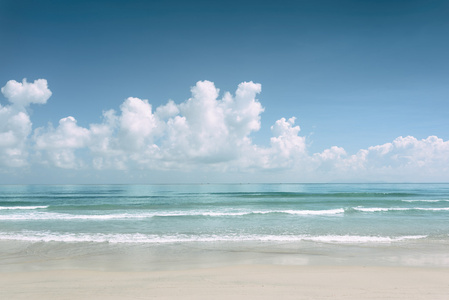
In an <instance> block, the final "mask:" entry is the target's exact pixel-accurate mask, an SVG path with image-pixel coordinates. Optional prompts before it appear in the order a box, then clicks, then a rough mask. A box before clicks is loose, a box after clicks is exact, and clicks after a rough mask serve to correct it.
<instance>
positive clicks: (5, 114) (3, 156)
mask: <svg viewBox="0 0 449 300" xmlns="http://www.w3.org/2000/svg"><path fill="white" fill-rule="evenodd" d="M1 91H2V94H3V95H4V96H5V97H6V98H7V99H8V101H9V102H10V103H11V104H10V105H6V106H2V105H0V165H3V166H9V167H22V166H25V165H27V158H28V149H27V139H28V136H29V135H30V133H31V130H32V124H31V121H30V117H29V114H28V112H27V111H26V107H27V106H28V105H29V104H31V103H39V104H44V103H46V102H47V100H48V98H49V97H50V96H51V92H50V90H49V89H48V87H47V81H46V80H45V79H38V80H35V81H34V82H33V83H28V82H27V81H26V79H24V80H23V81H22V82H21V83H20V82H17V81H15V80H10V81H8V82H7V83H6V85H5V86H4V87H2V89H1Z"/></svg>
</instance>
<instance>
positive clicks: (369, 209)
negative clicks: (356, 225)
mask: <svg viewBox="0 0 449 300" xmlns="http://www.w3.org/2000/svg"><path fill="white" fill-rule="evenodd" d="M352 210H356V211H362V212H388V211H449V207H353V208H352Z"/></svg>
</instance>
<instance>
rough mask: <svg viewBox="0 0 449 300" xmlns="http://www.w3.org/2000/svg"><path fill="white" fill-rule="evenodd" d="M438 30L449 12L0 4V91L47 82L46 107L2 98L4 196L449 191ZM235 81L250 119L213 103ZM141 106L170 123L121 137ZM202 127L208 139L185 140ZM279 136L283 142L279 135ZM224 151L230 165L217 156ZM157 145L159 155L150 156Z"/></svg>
mask: <svg viewBox="0 0 449 300" xmlns="http://www.w3.org/2000/svg"><path fill="white" fill-rule="evenodd" d="M448 15H449V3H448V2H447V1H222V2H218V1H49V0H43V1H9V0H0V41H1V43H0V54H1V57H2V58H3V59H2V64H1V67H0V70H1V72H0V85H1V86H2V87H3V86H5V87H6V85H7V82H9V81H10V80H15V81H17V82H18V83H21V82H22V80H23V79H24V78H27V80H28V83H29V84H34V83H35V80H37V79H45V80H46V82H47V87H46V88H45V87H43V86H42V85H41V86H40V88H42V89H43V90H45V89H48V90H50V91H51V97H49V98H48V99H46V100H45V101H44V100H43V99H44V98H45V97H44V98H39V99H40V100H36V99H37V98H36V99H35V100H30V99H31V98H30V97H35V96H36V95H35V94H32V92H30V91H28V90H26V91H24V92H23V93H24V94H21V95H22V97H25V98H26V99H28V100H27V101H28V102H27V103H28V104H27V105H26V107H22V108H17V103H16V104H15V103H14V101H16V102H17V101H19V102H20V101H22V102H23V101H24V100H23V99H25V98H23V99H22V100H13V101H11V99H9V98H8V97H7V96H6V95H5V93H3V97H1V99H0V104H1V105H2V107H1V108H3V113H1V112H0V118H3V120H1V119H0V122H1V123H0V137H1V134H2V133H3V134H7V135H5V136H4V141H6V139H7V138H6V137H14V138H11V141H10V142H8V143H7V142H3V143H2V142H1V141H0V148H1V147H3V148H2V149H0V154H1V155H0V160H2V162H0V165H1V166H2V171H1V172H0V177H2V178H3V180H4V182H8V183H33V182H37V183H41V182H46V181H48V183H52V182H59V181H61V182H62V183H71V182H73V183H82V182H86V181H87V182H90V181H92V180H93V181H98V182H117V183H119V182H125V183H128V182H137V181H138V182H143V183H151V182H158V183H160V182H165V181H173V182H184V181H185V182H190V181H192V182H194V181H198V182H203V181H212V182H222V181H239V182H240V181H244V182H246V181H291V182H297V181H325V182H327V181H332V182H334V181H359V180H362V181H448V180H449V176H448V175H446V174H447V171H448V168H449V163H448V158H447V157H448V156H449V152H447V151H449V150H448V149H449V146H448V143H447V141H448V140H449V118H447V111H448V105H449V104H448V103H449V101H448V100H449V99H448V95H449V84H448V83H449V59H448V54H447V53H449V39H448V38H447V37H448V36H449V19H448V18H447V16H448ZM199 81H201V82H203V83H204V81H207V82H211V83H213V85H209V84H200V85H197V82H199ZM242 82H253V83H254V84H261V91H260V92H258V88H257V86H256V85H254V86H249V85H247V86H245V87H242V91H243V90H245V89H248V90H251V91H252V93H253V94H254V95H253V96H252V97H253V98H251V97H250V98H251V99H250V98H248V99H246V98H245V99H246V100H244V102H245V101H246V102H245V103H246V104H247V106H245V107H246V108H245V109H246V110H242V106H241V105H240V104H235V105H234V106H229V105H227V104H226V105H225V104H223V103H224V102H223V101H222V98H223V96H224V94H225V92H226V91H229V92H230V93H231V94H232V97H234V100H233V101H234V102H236V103H238V102H239V101H240V100H238V99H237V98H238V97H236V96H235V93H236V90H237V88H238V86H239V84H241V83H242ZM23 86H24V85H23ZM194 86H196V87H197V89H198V90H201V91H210V89H211V88H212V87H211V86H213V87H215V88H217V89H219V93H218V97H216V98H214V97H212V98H214V99H209V100H210V101H216V103H215V102H214V103H215V104H216V107H215V106H214V107H215V110H214V112H213V113H211V111H209V110H207V109H206V110H204V109H203V110H201V109H199V110H198V107H197V106H195V105H194V104H195V101H196V102H198V101H200V102H201V101H202V100H201V99H199V98H198V99H197V98H195V97H194V96H192V93H191V88H192V87H194ZM10 88H11V89H13V88H12V86H11V87H10ZM15 88H17V86H15ZM212 89H213V88H212ZM245 91H246V90H245ZM27 93H31V94H30V95H31V96H29V95H28V94H27ZM201 93H202V92H201ZM25 94H26V95H28V96H26V95H25ZM33 95H34V96H33ZM208 95H209V96H210V94H208ZM27 97H28V98H27ZM36 97H37V96H36ZM129 97H135V98H136V99H139V100H140V101H141V102H136V101H134V102H135V103H134V102H133V101H131V100H130V101H127V99H128V98H129ZM206 98H207V97H206ZM145 99H148V102H147V103H148V104H149V105H151V109H152V112H153V113H155V112H156V109H157V108H158V107H162V106H164V105H165V104H167V101H168V100H169V99H171V100H173V101H174V104H175V105H176V106H179V107H178V108H177V109H178V113H177V114H176V113H174V114H173V115H170V116H168V117H166V119H165V120H162V117H161V116H160V115H157V114H155V115H154V116H153V115H147V117H148V118H147V119H148V120H150V119H151V118H153V117H154V118H155V119H156V120H157V122H156V121H155V122H156V123H157V124H156V123H154V124H153V123H151V122H152V121H148V120H147V121H148V122H149V123H148V122H146V121H145V120H146V119H145V118H146V117H145V115H142V116H140V117H142V119H139V117H136V116H134V117H133V118H134V120H137V121H136V122H138V121H142V122H143V123H139V124H138V125H139V126H143V127H139V126H137V127H139V128H141V129H139V130H143V131H142V132H144V131H145V130H146V129H145V128H146V127H145V126H146V125H148V124H150V123H151V124H153V125H148V126H153V127H151V128H153V129H152V131H151V130H150V131H151V132H150V131H149V132H148V134H147V135H145V134H144V135H145V136H139V135H136V134H134V133H133V134H131V133H130V132H131V131H130V129H129V128H131V127H132V128H134V127H135V126H134V125H136V124H131V123H129V124H128V123H126V122H125V121H124V120H125V119H126V118H125V113H124V112H125V111H128V110H127V109H128V108H129V109H131V108H132V107H134V108H136V107H141V108H142V109H146V108H148V106H145V102H144V101H143V100H145ZM188 99H193V100H192V101H190V104H188V103H189V100H188ZM203 100H204V99H203ZM39 101H40V102H39ZM242 101H243V100H242ZM248 101H249V102H248ZM206 102H207V101H206ZM211 103H212V102H211ZM217 103H218V104H217ZM248 103H249V104H248ZM258 103H260V105H261V107H262V108H263V109H259V107H258V105H257V104H258ZM197 104H198V103H197ZM203 104H204V103H203ZM215 104H214V105H215ZM133 105H137V106H133ZM194 107H196V108H194ZM202 107H203V106H202ZM204 107H205V106H204ZM204 107H203V108H204ZM209 108H210V107H209ZM225 108H226V109H227V111H228V112H227V113H226V112H223V109H225ZM7 109H8V110H7ZM110 109H113V110H114V111H115V115H114V118H115V119H114V120H115V121H114V122H115V123H114V124H112V123H110V124H109V125H108V126H109V127H108V130H109V133H108V134H109V135H106V133H103V135H101V136H98V135H95V134H94V133H93V131H92V130H93V129H92V124H97V125H98V124H103V125H104V126H106V125H105V120H106V119H105V117H104V115H103V114H104V112H106V111H108V110H110ZM195 109H196V113H193V111H195ZM217 110H218V111H219V112H217ZM248 110H249V111H251V113H248ZM21 112H22V113H24V114H25V115H26V116H27V117H28V119H29V122H28V121H27V122H28V123H26V122H25V121H23V122H24V123H23V124H22V125H23V126H22V125H21V126H22V127H20V126H18V125H17V126H16V125H14V124H16V123H14V121H13V120H16V119H17V118H16V119H14V118H15V116H19V115H20V113H21ZM199 112H202V113H203V115H201V114H200V113H199ZM223 114H224V115H223ZM241 114H246V115H245V116H246V117H247V119H246V120H247V121H248V122H247V123H244V122H243V121H242V122H243V123H242V122H240V121H239V122H240V123H238V124H239V125H238V126H240V127H239V128H237V127H236V126H237V125H235V124H234V123H232V122H231V121H229V120H230V118H231V116H233V117H236V116H237V115H238V116H239V118H243V117H242V115H241ZM209 115H210V116H212V117H213V118H215V119H214V120H215V121H216V122H215V123H213V125H211V123H207V122H203V123H201V122H200V123H201V124H202V125H201V126H200V125H198V126H200V127H195V126H194V125H193V124H194V123H195V122H196V121H195V120H202V118H203V117H205V116H209ZM69 116H70V117H72V118H73V119H74V120H76V126H75V127H74V126H72V127H70V128H71V129H70V130H69V129H67V130H66V131H64V130H62V129H63V127H61V126H60V125H58V124H59V122H60V120H61V119H64V118H67V117H69ZM176 116H178V117H180V118H184V119H186V123H185V124H184V126H186V127H185V128H188V130H189V131H188V132H187V131H186V132H187V133H186V132H184V136H187V137H188V138H186V140H184V141H181V140H180V137H179V132H177V133H173V132H175V131H176V130H184V129H185V128H184V127H182V128H183V129H180V127H176V126H181V125H179V124H178V125H176V126H174V125H173V124H174V123H173V122H172V123H170V119H171V120H172V121H174V120H175V118H176ZM291 117H295V118H296V119H295V120H294V124H293V122H290V123H289V122H288V120H289V118H291ZM189 118H190V119H189ZM282 118H285V119H284V123H282V124H281V123H276V122H277V121H278V120H282ZM250 119H251V120H250ZM23 120H24V119H23ZM65 120H68V119H65ZM68 121H71V119H70V120H68ZM159 121H161V122H162V123H161V122H159ZM209 121H210V120H209ZM234 121H235V120H234ZM234 121H233V122H234ZM111 122H112V121H111ZM158 122H159V123H158ZM220 122H221V123H220ZM235 122H236V121H235ZM251 122H253V123H251ZM254 122H255V123H254ZM25 123H26V124H25ZM49 123H51V126H50V125H49ZM125 123H126V124H125ZM256 123H257V124H256ZM67 124H68V123H67ZM70 124H72V123H70ZM111 124H112V125H111ZM145 124H146V125H145ZM155 124H156V125H155ZM170 124H171V125H170ZM232 124H234V125H232ZM245 124H246V125H245ZM248 124H253V125H254V124H256V125H254V126H253V127H251V128H252V129H249V128H250V127H245V126H247V125H248ZM276 124H277V126H278V127H279V128H281V127H282V128H283V131H279V130H278V131H276V128H275V129H274V131H276V132H277V133H274V131H273V130H272V129H271V127H272V126H275V127H276ZM172 125H173V126H174V127H173V126H172ZM298 125H299V126H300V129H301V130H300V131H297V130H296V131H295V130H293V128H296V127H295V126H298ZM14 126H16V127H14ZM27 126H28V127H27ZM58 126H60V127H58ZM104 126H103V127H104ZM126 126H128V127H126ZM129 126H131V127H129ZM133 126H134V127H133ZM248 126H249V125H248ZM19 127H20V128H21V129H20V128H19ZM25 127H26V130H25V129H24V128H25ZM18 128H19V129H18ZM58 128H59V129H60V130H59V131H58ZM67 128H69V127H67ZM142 128H143V129H142ZM205 128H209V129H210V131H204V130H205ZM242 128H246V131H245V130H243V129H242ZM83 129H85V130H83ZM21 130H22V131H21ZM105 130H106V129H105ZM186 130H187V129H186ZM194 130H197V131H195V132H194ZM292 130H293V131H292ZM76 132H78V134H80V135H76ZM200 132H201V134H202V135H201V138H200V137H199V135H200ZM63 134H65V135H64V136H63ZM276 134H277V136H276ZM70 136H71V137H72V138H74V139H78V140H77V142H76V143H72V144H71V143H70V141H69V140H70V139H69V138H70ZM204 136H206V137H207V138H205V137H204ZM429 136H436V137H438V138H439V139H438V140H433V139H431V140H428V137H429ZM176 137H177V138H178V139H177V140H176V142H175V141H174V139H175V138H176ZM297 137H300V138H301V139H298V138H297ZM399 137H403V138H406V137H412V138H414V140H413V139H412V140H407V141H408V142H407V143H406V142H404V140H397V139H398V138H399ZM272 138H277V140H276V139H275V140H273V139H272ZM57 139H59V140H58V141H59V142H56V140H57ZM189 139H190V140H189ZM247 139H250V140H251V142H248V141H247ZM93 140H96V141H99V140H104V141H108V143H109V144H108V145H107V147H106V146H105V147H106V148H107V149H106V148H105V149H103V150H102V151H103V152H102V151H99V150H98V145H97V146H95V145H93ZM394 141H396V143H394ZM220 143H222V144H220ZM404 143H406V144H407V145H408V146H407V147H405V146H404ZM123 144H130V145H131V144H132V145H134V146H135V147H134V148H133V149H128V148H126V147H124V146H123ZM211 144H213V145H218V146H217V147H218V148H219V149H224V150H223V151H219V150H217V149H215V150H213V149H212V148H211V147H209V146H210V145H211ZM387 144H392V146H391V147H390V146H384V148H382V149H384V150H382V151H380V150H379V149H378V148H376V149H377V150H375V149H374V148H372V147H376V146H382V145H387ZM229 145H230V147H231V148H232V149H234V150H235V149H238V151H237V150H236V151H235V153H233V154H232V155H231V154H229V153H225V152H226V151H225V150H226V147H227V146H229ZM243 145H244V146H243ZM281 145H282V146H281ZM410 145H411V146H410ZM153 146H156V147H157V151H156V150H154V151H156V152H154V151H153V150H152V151H150V150H148V149H149V148H151V147H153ZM333 147H334V148H333ZM370 147H371V148H370ZM388 147H390V148H388ZM153 148H154V149H156V148H155V147H153ZM386 148H388V149H387V150H385V149H386ZM183 149H184V150H185V151H184V152H183ZM286 149H287V150H288V151H287V150H286ZM369 149H371V150H369ZM361 150H366V151H368V152H369V153H368V154H367V153H364V152H363V151H361ZM148 151H150V152H148ZM326 151H327V152H326ZM343 151H344V152H343ZM373 151H377V152H379V151H380V152H381V153H380V152H379V153H380V154H379V153H377V154H376V155H374V154H373ZM445 151H446V152H445ZM231 152H232V151H231ZM336 153H338V155H337V154H336ZM176 154H177V155H179V157H182V159H179V160H178V159H175V158H174V156H176ZM63 157H65V158H63ZM248 157H251V158H252V160H250V159H248ZM426 157H427V158H426ZM150 158H151V159H150ZM62 160H64V161H62ZM93 161H97V162H98V161H102V164H101V165H98V164H97V165H95V163H93ZM112 161H113V162H112ZM12 162H16V163H12ZM185 162H188V166H187V165H184V163H185ZM41 174H45V176H42V175H41ZM92 174H95V175H92ZM137 174H139V175H137ZM92 176H93V177H94V178H93V177H92ZM136 176H138V178H137V177H136ZM43 178H47V179H43ZM192 178H194V179H192Z"/></svg>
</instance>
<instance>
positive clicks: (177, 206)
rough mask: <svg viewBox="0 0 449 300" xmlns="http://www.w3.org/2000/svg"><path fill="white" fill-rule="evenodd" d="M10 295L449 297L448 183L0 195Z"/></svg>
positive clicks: (0, 273)
mask: <svg viewBox="0 0 449 300" xmlns="http://www.w3.org/2000/svg"><path fill="white" fill-rule="evenodd" d="M0 190H1V193H0V250H1V251H0V287H1V288H0V299H275V298H280V299H448V295H449V251H448V249H449V225H448V222H447V220H448V214H449V196H448V195H449V185H448V184H290V185H285V184H272V185H256V184H253V185H143V186H134V185H79V186H76V185H61V186H44V185H23V186H19V185H18V186H0Z"/></svg>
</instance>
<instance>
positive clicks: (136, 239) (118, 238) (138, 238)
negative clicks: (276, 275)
mask: <svg viewBox="0 0 449 300" xmlns="http://www.w3.org/2000/svg"><path fill="white" fill-rule="evenodd" d="M427 237H428V236H427V235H409V236H396V237H390V236H360V235H317V236H313V235H183V234H178V235H152V234H140V233H134V234H101V233H89V234H87V233H78V234H75V233H55V232H33V231H28V232H22V233H0V240H14V241H27V242H66V243H76V242H94V243H112V244H118V243H133V244H135V243H145V244H167V243H191V242H318V243H330V244H367V243H395V242H401V241H406V240H417V239H424V238H427Z"/></svg>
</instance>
